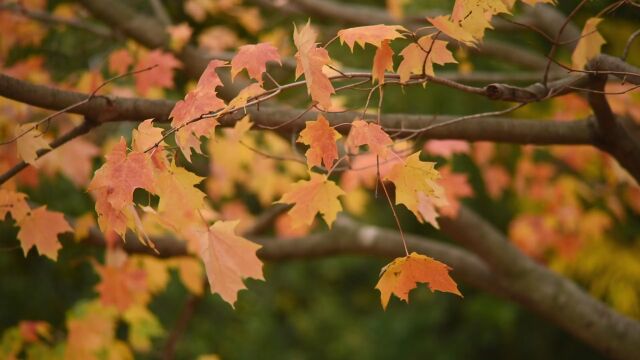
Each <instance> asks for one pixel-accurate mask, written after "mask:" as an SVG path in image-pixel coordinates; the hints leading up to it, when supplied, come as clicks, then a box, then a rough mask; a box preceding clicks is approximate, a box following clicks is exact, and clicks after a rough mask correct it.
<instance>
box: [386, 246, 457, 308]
mask: <svg viewBox="0 0 640 360" xmlns="http://www.w3.org/2000/svg"><path fill="white" fill-rule="evenodd" d="M450 270H451V268H450V267H449V266H447V265H446V264H444V263H441V262H440V261H438V260H435V259H433V258H430V257H428V256H424V255H420V254H417V253H415V252H412V253H411V255H409V256H404V257H399V258H396V259H395V260H393V261H392V262H390V263H389V264H388V265H387V266H385V267H384V268H382V271H381V275H380V280H379V281H378V284H377V285H376V289H378V290H380V300H381V301H382V308H383V309H385V310H386V309H387V304H389V298H390V297H391V294H394V295H395V296H397V297H398V298H400V299H401V300H404V301H406V302H409V292H410V291H411V290H413V289H415V288H416V287H417V284H418V283H426V284H428V285H429V289H431V291H436V290H438V291H443V292H450V293H452V294H456V295H459V296H462V294H461V293H460V291H459V290H458V285H457V284H456V282H455V281H453V279H452V278H451V277H450V276H449V271H450Z"/></svg>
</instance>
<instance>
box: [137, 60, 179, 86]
mask: <svg viewBox="0 0 640 360" xmlns="http://www.w3.org/2000/svg"><path fill="white" fill-rule="evenodd" d="M156 65H157V67H155V68H153V69H151V70H149V71H144V72H141V73H138V74H136V89H137V90H138V92H139V93H140V94H142V95H146V94H147V92H148V91H149V90H150V89H151V88H152V87H156V86H157V87H162V88H166V89H169V88H172V87H173V70H174V69H176V68H179V67H180V66H181V65H180V61H178V59H176V58H175V57H174V56H173V55H171V54H170V53H165V52H162V51H160V50H152V51H150V52H148V53H146V54H145V55H143V56H142V58H140V60H139V61H138V69H145V68H148V67H151V66H156Z"/></svg>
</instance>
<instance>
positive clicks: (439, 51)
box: [398, 35, 457, 82]
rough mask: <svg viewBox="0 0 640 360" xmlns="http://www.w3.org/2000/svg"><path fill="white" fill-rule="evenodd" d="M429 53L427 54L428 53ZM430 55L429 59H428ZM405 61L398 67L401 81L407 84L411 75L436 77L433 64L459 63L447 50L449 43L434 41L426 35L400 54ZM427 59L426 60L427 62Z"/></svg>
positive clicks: (430, 36) (431, 36)
mask: <svg viewBox="0 0 640 360" xmlns="http://www.w3.org/2000/svg"><path fill="white" fill-rule="evenodd" d="M425 50H426V51H429V50H430V51H429V53H428V54H427V52H426V51H425ZM427 55H428V57H427ZM400 56H402V58H403V60H402V62H401V63H400V65H399V66H398V74H400V81H401V82H406V81H407V80H409V78H410V76H411V74H422V73H423V72H424V73H425V74H426V75H431V76H434V75H435V74H434V72H433V64H438V65H444V64H447V63H457V61H456V59H454V58H453V55H452V54H451V51H449V50H448V49H447V42H446V41H443V40H435V41H434V40H433V35H426V36H423V37H421V38H420V39H419V40H418V43H417V44H416V43H411V44H409V45H407V47H405V48H404V49H403V50H402V52H400ZM425 58H426V60H425Z"/></svg>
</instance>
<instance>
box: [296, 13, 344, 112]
mask: <svg viewBox="0 0 640 360" xmlns="http://www.w3.org/2000/svg"><path fill="white" fill-rule="evenodd" d="M316 38H317V34H316V32H315V31H314V30H313V29H311V24H310V22H307V24H306V25H305V26H304V27H303V28H302V29H301V30H300V32H298V29H297V28H296V27H295V25H294V32H293V42H294V43H295V45H296V48H297V49H298V52H297V53H296V55H295V57H296V79H297V78H299V77H300V75H302V74H303V73H304V77H305V80H306V82H307V92H308V93H309V94H310V95H311V99H312V100H314V101H316V102H317V103H318V104H319V105H320V106H321V107H323V108H324V109H330V108H331V94H334V93H335V90H334V88H333V84H331V81H330V80H329V78H328V77H327V75H325V73H324V72H323V71H322V68H323V66H325V65H327V64H329V63H330V62H331V59H330V58H329V53H328V52H327V50H326V49H324V48H319V47H318V46H317V43H316Z"/></svg>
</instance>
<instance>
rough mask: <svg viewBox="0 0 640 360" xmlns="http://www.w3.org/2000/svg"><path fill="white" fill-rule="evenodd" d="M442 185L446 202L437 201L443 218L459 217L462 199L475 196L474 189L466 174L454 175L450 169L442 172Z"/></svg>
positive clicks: (446, 168)
mask: <svg viewBox="0 0 640 360" xmlns="http://www.w3.org/2000/svg"><path fill="white" fill-rule="evenodd" d="M440 175H441V176H442V178H441V179H440V184H441V185H442V188H443V190H444V197H445V200H446V204H445V201H439V202H438V201H436V205H437V206H438V207H439V210H440V213H441V214H442V215H443V216H448V217H453V218H455V217H457V216H458V212H459V211H460V200H459V199H460V198H463V197H470V196H473V188H472V187H471V185H469V180H468V179H467V175H466V174H459V173H454V172H453V171H451V168H450V167H448V166H447V167H444V168H442V169H441V170H440Z"/></svg>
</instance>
